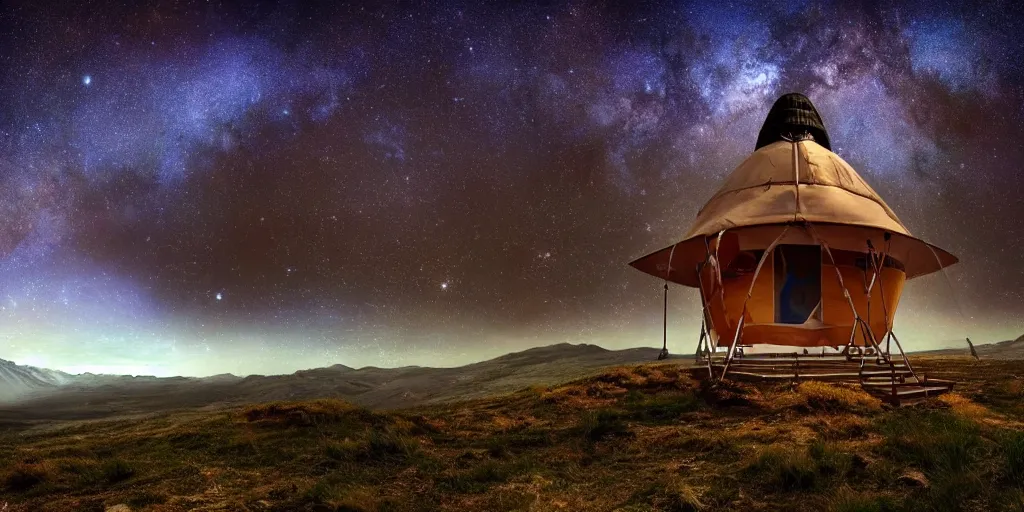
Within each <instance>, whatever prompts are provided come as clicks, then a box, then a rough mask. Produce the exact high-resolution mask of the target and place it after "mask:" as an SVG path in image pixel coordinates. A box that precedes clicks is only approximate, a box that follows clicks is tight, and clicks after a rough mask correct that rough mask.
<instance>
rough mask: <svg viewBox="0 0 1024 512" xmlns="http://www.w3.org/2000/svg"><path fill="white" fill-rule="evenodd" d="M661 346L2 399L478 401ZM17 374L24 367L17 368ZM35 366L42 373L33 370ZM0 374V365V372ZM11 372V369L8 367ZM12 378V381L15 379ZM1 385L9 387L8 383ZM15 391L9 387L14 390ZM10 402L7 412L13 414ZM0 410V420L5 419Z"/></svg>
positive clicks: (26, 408)
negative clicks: (448, 364)
mask: <svg viewBox="0 0 1024 512" xmlns="http://www.w3.org/2000/svg"><path fill="white" fill-rule="evenodd" d="M658 352H659V349H656V348H633V349H626V350H608V349H605V348H602V347H599V346H597V345H589V344H580V345H572V344H569V343H559V344H557V345H550V346H546V347H536V348H531V349H527V350H523V351H521V352H513V353H510V354H505V355H502V356H499V357H496V358H494V359H490V360H487V361H481V362H478V363H472V364H468V365H465V366H460V367H456V368H429V367H420V366H406V367H402V368H376V367H363V368H358V369H356V368H351V367H349V366H345V365H342V364H335V365H332V366H328V367H325V368H313V369H308V370H299V371H297V372H295V373H292V374H290V375H270V376H264V375H249V376H247V377H238V376H235V375H231V374H220V375H214V376H212V377H203V378H194V377H168V378H157V377H130V376H115V375H90V374H83V375H78V376H73V375H68V374H62V373H61V372H54V373H56V374H61V375H63V376H65V377H66V378H65V379H64V380H63V381H60V382H58V381H57V380H56V379H51V380H50V381H47V382H43V383H34V384H33V385H31V386H20V387H18V388H17V391H16V392H11V393H9V394H7V395H5V396H4V397H3V398H2V399H3V400H5V401H11V400H12V399H13V400H18V399H20V401H21V402H20V404H19V406H18V408H17V410H20V412H17V413H15V412H10V414H14V415H15V416H14V417H10V418H6V419H9V420H12V421H13V420H16V419H17V416H18V415H20V417H21V418H32V417H36V418H39V419H43V418H49V419H54V418H94V417H106V416H112V415H118V414H130V413H146V412H155V411H159V410H166V409H176V408H194V407H203V406H208V405H215V404H239V403H252V402H266V401H272V400H300V399H309V398H321V397H333V398H343V399H345V400H349V401H352V402H355V403H358V404H360V405H365V406H369V407H379V408H396V407H410V406H417V405H425V404H432V403H439V402H449V401H453V400H465V399H472V398H482V397H486V396H490V395H494V394H500V393H507V392H511V391H515V390H518V389H523V388H526V387H530V386H536V385H551V384H557V383H559V382H564V381H567V380H571V379H573V378H577V377H582V376H585V375H587V374H588V373H590V372H592V371H593V370H595V369H598V368H602V367H608V366H617V365H623V364H635V363H643V362H651V361H655V360H657V357H658ZM9 366H11V367H12V368H17V369H18V370H17V371H18V373H17V374H18V375H22V374H24V373H26V372H25V370H23V369H24V368H27V367H18V366H17V365H13V363H12V364H10V365H9ZM36 370H37V371H44V370H38V369H36ZM0 371H2V370H0ZM8 371H9V372H11V373H12V374H13V373H14V370H8ZM12 380H13V379H12ZM5 387H6V386H5ZM11 389H14V388H11ZM14 410H16V408H13V407H9V408H7V409H6V411H14ZM4 414H5V411H4V410H0V420H2V419H5V418H4V417H3V416H4Z"/></svg>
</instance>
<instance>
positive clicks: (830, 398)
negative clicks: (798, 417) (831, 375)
mask: <svg viewBox="0 0 1024 512" xmlns="http://www.w3.org/2000/svg"><path fill="white" fill-rule="evenodd" d="M796 392H797V394H799V395H800V396H801V397H802V398H803V400H804V403H805V404H806V405H807V406H808V407H809V408H811V409H814V410H823V411H829V412H841V411H878V410H880V409H881V408H882V402H881V401H880V400H878V399H877V398H875V397H873V396H871V395H868V394H867V393H865V392H863V391H862V390H860V389H859V388H856V387H853V386H852V385H850V384H836V383H826V382H815V381H810V382H801V383H800V385H798V386H797V388H796Z"/></svg>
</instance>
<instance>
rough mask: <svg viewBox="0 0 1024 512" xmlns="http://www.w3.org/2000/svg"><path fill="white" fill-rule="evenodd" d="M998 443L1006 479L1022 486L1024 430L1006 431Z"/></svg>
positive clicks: (1023, 479)
mask: <svg viewBox="0 0 1024 512" xmlns="http://www.w3.org/2000/svg"><path fill="white" fill-rule="evenodd" d="M998 443H999V452H1000V454H1001V455H1002V458H1003V472H1004V473H1005V477H1006V480H1008V481H1009V483H1011V484H1013V485H1016V486H1024V432H1006V433H1004V434H1003V435H1002V436H1001V437H1000V438H999V440H998Z"/></svg>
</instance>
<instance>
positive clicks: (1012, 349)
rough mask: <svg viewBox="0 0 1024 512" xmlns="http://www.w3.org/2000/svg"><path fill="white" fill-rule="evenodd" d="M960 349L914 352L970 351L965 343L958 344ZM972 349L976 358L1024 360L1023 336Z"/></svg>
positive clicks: (957, 353)
mask: <svg viewBox="0 0 1024 512" xmlns="http://www.w3.org/2000/svg"><path fill="white" fill-rule="evenodd" d="M960 343H961V345H962V348H943V349H937V350H924V351H920V352H914V353H915V354H922V355H965V354H966V355H969V354H970V349H969V348H968V346H967V342H966V341H961V342H960ZM974 349H975V350H977V352H978V357H981V358H982V359H986V358H988V359H1024V335H1021V336H1018V337H1017V338H1016V339H1013V340H1006V341H1000V342H996V343H985V344H983V345H979V344H975V345H974Z"/></svg>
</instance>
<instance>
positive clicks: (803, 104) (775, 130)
mask: <svg viewBox="0 0 1024 512" xmlns="http://www.w3.org/2000/svg"><path fill="white" fill-rule="evenodd" d="M807 135H810V136H811V137H812V138H813V139H814V141H815V142H817V143H818V145H820V146H822V147H824V148H825V149H827V150H829V151H831V150H832V144H831V143H830V142H829V140H828V131H826V130H825V123H823V122H822V121H821V115H819V114H818V109H816V108H814V104H812V103H811V100H810V99H808V98H807V96H804V95H803V94H800V93H796V92H793V93H789V94H785V95H783V96H782V97H781V98H779V99H777V100H775V104H774V105H772V109H771V110H770V111H768V117H767V118H765V120H764V124H763V125H762V126H761V132H760V133H758V134H757V145H756V146H755V147H754V151H757V150H758V149H761V148H763V147H765V146H767V145H769V144H771V143H773V142H778V141H780V140H790V141H791V140H801V139H806V138H807Z"/></svg>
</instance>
